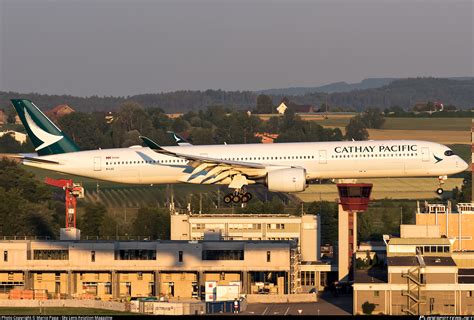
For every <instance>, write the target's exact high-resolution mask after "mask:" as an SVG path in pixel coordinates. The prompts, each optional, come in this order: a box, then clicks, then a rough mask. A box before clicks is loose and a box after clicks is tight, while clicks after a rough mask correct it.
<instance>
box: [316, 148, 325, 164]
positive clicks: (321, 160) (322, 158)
mask: <svg viewBox="0 0 474 320" xmlns="http://www.w3.org/2000/svg"><path fill="white" fill-rule="evenodd" d="M318 155H319V163H321V164H324V163H327V155H326V150H319V154H318Z"/></svg>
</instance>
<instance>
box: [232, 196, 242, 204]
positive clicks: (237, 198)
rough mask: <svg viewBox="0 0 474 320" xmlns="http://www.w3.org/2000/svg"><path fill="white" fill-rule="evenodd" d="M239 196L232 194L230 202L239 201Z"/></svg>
mask: <svg viewBox="0 0 474 320" xmlns="http://www.w3.org/2000/svg"><path fill="white" fill-rule="evenodd" d="M240 199H241V198H240V196H237V195H234V196H232V202H233V203H239V202H240Z"/></svg>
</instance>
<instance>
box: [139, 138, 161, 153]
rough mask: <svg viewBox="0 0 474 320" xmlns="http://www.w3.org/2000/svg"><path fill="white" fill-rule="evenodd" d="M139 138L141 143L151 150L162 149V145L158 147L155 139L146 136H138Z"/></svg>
mask: <svg viewBox="0 0 474 320" xmlns="http://www.w3.org/2000/svg"><path fill="white" fill-rule="evenodd" d="M139 138H140V139H142V141H143V143H145V144H146V146H147V147H148V148H150V149H152V150H163V148H162V147H160V146H159V145H158V144H157V143H156V142H155V141H153V140H151V139H150V138H147V137H145V136H139Z"/></svg>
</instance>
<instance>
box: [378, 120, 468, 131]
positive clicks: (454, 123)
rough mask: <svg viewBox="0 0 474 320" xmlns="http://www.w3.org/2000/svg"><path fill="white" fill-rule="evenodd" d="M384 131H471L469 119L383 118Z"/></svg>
mask: <svg viewBox="0 0 474 320" xmlns="http://www.w3.org/2000/svg"><path fill="white" fill-rule="evenodd" d="M382 129H384V130H437V131H471V119H470V118H385V124H384V126H383V127H382Z"/></svg>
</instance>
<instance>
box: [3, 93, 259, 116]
mask: <svg viewBox="0 0 474 320" xmlns="http://www.w3.org/2000/svg"><path fill="white" fill-rule="evenodd" d="M18 97H20V98H24V99H30V100H32V101H34V102H35V104H36V105H37V106H38V107H40V108H41V109H43V110H48V109H51V108H53V107H55V106H57V105H60V104H67V105H69V106H71V107H72V108H73V109H74V110H76V111H82V112H92V111H114V110H118V109H119V107H120V105H121V104H122V103H124V102H125V101H135V102H138V103H140V104H141V105H143V106H144V107H158V108H161V109H163V110H164V111H165V112H168V113H175V112H187V111H191V110H195V111H198V110H200V109H204V108H205V107H207V106H210V105H223V106H229V107H234V108H238V109H242V108H245V109H251V108H253V107H254V106H255V103H256V101H257V94H256V93H254V92H252V91H223V90H206V91H190V90H186V91H184V90H183V91H174V92H166V93H150V94H139V95H135V96H128V97H98V96H91V97H74V96H70V95H47V94H37V93H18V92H2V91H0V109H7V108H10V107H11V106H10V101H9V99H12V98H18Z"/></svg>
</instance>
